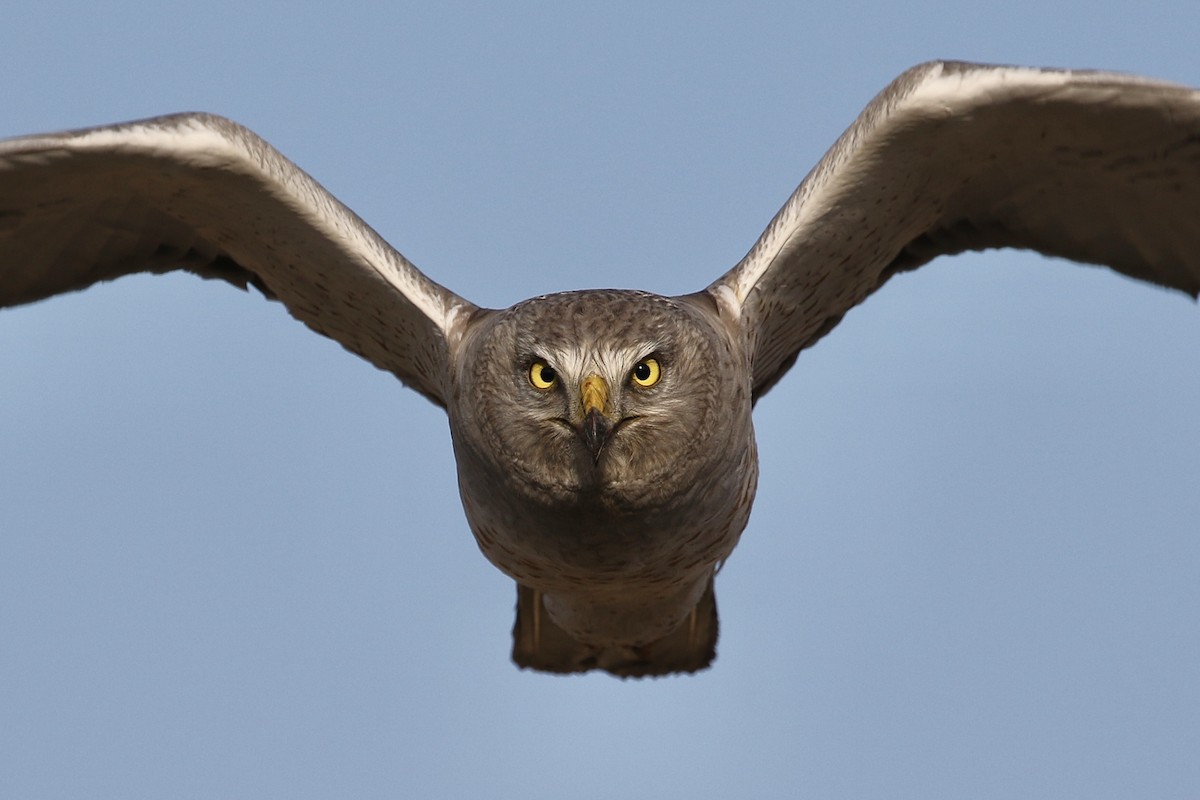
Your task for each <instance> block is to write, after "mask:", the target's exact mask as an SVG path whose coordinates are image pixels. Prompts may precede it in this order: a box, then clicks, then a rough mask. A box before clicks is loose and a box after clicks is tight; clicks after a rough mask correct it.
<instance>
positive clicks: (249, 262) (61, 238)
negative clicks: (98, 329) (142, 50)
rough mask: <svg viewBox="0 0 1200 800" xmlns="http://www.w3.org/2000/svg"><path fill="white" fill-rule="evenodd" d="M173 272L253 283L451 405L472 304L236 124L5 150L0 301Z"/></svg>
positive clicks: (14, 143) (210, 120)
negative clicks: (450, 374)
mask: <svg viewBox="0 0 1200 800" xmlns="http://www.w3.org/2000/svg"><path fill="white" fill-rule="evenodd" d="M174 269H184V270H188V271H190V272H194V273H197V274H199V275H202V276H204V277H216V278H223V279H225V280H228V281H229V282H231V283H234V284H237V285H240V286H242V287H243V288H244V287H245V286H246V285H247V284H253V285H255V286H257V287H258V288H260V289H261V290H262V291H263V292H264V294H266V295H267V296H268V297H272V298H276V299H278V300H281V301H282V302H283V303H284V305H285V306H286V307H287V309H288V311H289V312H291V314H292V315H293V316H295V317H297V318H298V319H300V320H302V321H303V322H304V323H305V324H307V325H308V326H309V327H311V328H312V329H313V330H315V331H317V332H318V333H322V334H324V335H326V336H328V337H330V338H331V339H334V340H335V341H337V342H339V343H340V344H341V345H343V346H344V347H345V348H346V349H348V350H350V351H351V352H354V353H357V354H358V355H360V356H362V357H363V358H365V359H367V360H368V361H370V362H371V363H372V364H375V365H376V366H377V367H379V368H381V369H384V370H388V371H390V372H392V373H394V374H395V375H396V376H397V377H399V378H400V380H402V381H403V382H404V383H406V384H407V385H409V386H411V387H412V388H414V389H416V390H418V391H420V392H421V393H423V394H424V395H426V396H427V397H429V398H430V399H431V400H433V401H434V402H436V403H438V404H439V405H443V406H444V405H445V401H444V389H443V385H442V380H443V377H442V376H443V375H444V374H446V372H447V369H446V364H447V361H448V359H449V354H448V342H450V341H452V340H453V339H454V337H455V336H456V335H457V331H458V329H459V328H460V326H461V325H462V324H465V322H466V321H467V320H469V318H470V317H471V314H472V312H474V311H475V306H474V305H472V304H471V303H469V302H467V301H466V300H464V299H462V298H461V297H458V296H457V295H455V294H454V293H452V292H450V291H448V290H447V289H445V288H443V287H441V286H439V285H438V284H436V283H434V282H433V281H431V280H429V279H428V278H426V277H425V276H424V275H422V274H421V273H420V272H419V271H418V270H417V269H416V268H415V267H414V266H413V265H412V264H410V263H409V262H408V261H407V260H406V259H405V258H404V256H402V255H400V253H398V252H396V250H395V249H393V248H392V247H391V246H390V245H388V244H387V242H385V241H384V240H383V239H382V238H380V237H379V235H378V234H377V233H375V231H373V230H371V228H370V227H368V226H367V225H366V223H364V222H363V221H362V220H361V219H359V218H358V216H357V215H355V214H354V212H352V211H350V210H349V209H348V208H346V207H345V206H344V205H342V204H341V203H340V202H338V200H337V199H336V198H334V197H333V196H332V195H331V194H329V192H327V191H326V190H325V189H324V188H323V187H322V186H321V185H320V184H318V183H317V182H316V181H315V180H313V179H312V178H311V177H309V176H308V175H307V174H306V173H305V172H303V171H302V170H301V169H300V168H299V167H297V166H296V165H294V164H292V163H291V162H290V161H288V160H287V159H286V158H284V157H283V155H281V154H280V153H279V152H278V151H276V150H275V149H274V148H273V147H271V146H270V145H269V144H267V143H266V142H265V141H263V140H262V139H260V138H259V137H258V136H257V135H255V134H254V133H253V132H252V131H250V130H247V129H246V128H244V127H242V126H240V125H238V124H236V123H234V122H231V121H229V120H226V119H222V118H220V117H216V116H212V115H208V114H179V115H174V116H167V117H158V118H155V119H149V120H143V121H140V122H131V123H127V124H123V125H113V126H106V127H100V128H92V129H88V130H81V131H73V132H68V133H60V134H47V135H40V136H29V137H24V138H18V139H9V140H6V141H0V306H5V305H16V304H20V303H28V302H32V301H35V300H40V299H42V298H46V297H50V296H52V295H55V294H60V293H63V292H69V291H73V290H77V289H83V288H85V287H87V286H90V285H92V284H93V283H96V282H97V281H104V280H111V279H113V278H117V277H120V276H121V275H127V274H130V273H134V272H159V273H161V272H166V271H169V270H174Z"/></svg>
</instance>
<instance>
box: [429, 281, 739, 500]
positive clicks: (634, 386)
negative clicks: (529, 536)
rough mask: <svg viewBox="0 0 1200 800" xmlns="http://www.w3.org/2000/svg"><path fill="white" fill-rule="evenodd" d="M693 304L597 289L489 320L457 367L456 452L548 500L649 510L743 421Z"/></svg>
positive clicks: (732, 363)
mask: <svg viewBox="0 0 1200 800" xmlns="http://www.w3.org/2000/svg"><path fill="white" fill-rule="evenodd" d="M704 302H705V301H704V300H703V299H701V298H692V297H684V298H667V297H660V296H657V295H652V294H647V293H644V292H633V291H610V290H604V291H584V292H568V293H563V294H555V295H547V296H543V297H537V298H533V299H531V300H527V301H525V302H522V303H519V304H518V305H516V306H513V307H512V308H509V309H506V310H505V311H502V312H498V313H497V314H496V315H495V316H494V317H492V318H489V319H487V320H486V321H484V322H482V323H481V324H480V325H479V326H478V330H477V331H475V332H474V333H473V335H472V336H470V337H469V340H468V341H467V342H465V343H464V351H470V352H464V357H463V358H459V359H456V361H457V363H458V364H460V365H463V366H462V367H460V368H459V369H458V370H457V371H456V380H455V384H456V387H455V389H456V390H455V392H454V393H453V395H452V398H451V409H450V416H451V425H452V428H453V430H454V434H455V442H456V447H458V448H459V449H460V450H462V449H463V446H464V445H465V446H466V447H467V448H468V449H469V450H470V451H471V453H470V454H469V455H471V456H474V457H475V458H478V459H481V460H482V461H483V462H485V466H486V467H487V468H488V470H489V471H492V472H494V473H495V474H496V475H498V476H500V477H501V478H502V479H504V480H515V481H516V482H518V483H521V484H524V485H527V486H528V489H529V491H530V492H532V493H546V494H548V495H550V496H551V497H552V498H554V499H560V500H561V499H562V497H577V496H579V494H580V493H581V492H583V493H589V492H599V493H601V494H605V495H607V496H608V497H609V498H610V499H615V500H616V502H618V503H620V502H629V503H631V504H634V505H636V504H639V503H641V502H648V503H650V502H654V500H653V499H652V497H651V495H653V494H655V487H656V486H678V483H679V482H680V481H686V480H692V479H693V477H694V476H695V475H696V474H698V473H701V472H703V471H704V470H706V469H710V468H712V466H713V465H714V464H715V463H717V462H719V461H720V460H721V458H722V457H724V456H725V455H726V454H725V452H723V449H725V450H727V449H728V447H729V446H730V444H729V443H730V442H731V441H733V440H734V437H736V436H738V435H739V434H744V432H745V428H744V427H743V426H745V425H748V424H749V411H750V387H749V372H748V370H747V368H746V367H745V365H744V363H743V362H742V357H741V355H740V351H738V349H737V348H736V347H735V346H734V345H733V343H732V341H731V339H730V337H729V336H728V334H727V333H725V331H724V329H723V328H722V327H721V325H720V323H719V321H718V320H717V317H716V315H715V313H714V312H713V311H711V310H709V309H706V308H705V306H704V305H703V304H704ZM468 365H469V366H468ZM742 438H743V439H744V438H745V437H744V435H743V436H742ZM462 455H463V454H461V453H460V459H461V458H462Z"/></svg>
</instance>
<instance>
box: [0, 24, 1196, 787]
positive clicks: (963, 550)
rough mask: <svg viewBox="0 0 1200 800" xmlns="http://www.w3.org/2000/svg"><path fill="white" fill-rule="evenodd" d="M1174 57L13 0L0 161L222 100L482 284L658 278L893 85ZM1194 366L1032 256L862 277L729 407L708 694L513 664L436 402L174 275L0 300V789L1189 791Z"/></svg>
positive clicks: (678, 684)
mask: <svg viewBox="0 0 1200 800" xmlns="http://www.w3.org/2000/svg"><path fill="white" fill-rule="evenodd" d="M576 7H578V8H581V9H583V10H576ZM168 9H170V10H168ZM1197 30H1200V6H1198V5H1197V4H1196V3H1195V2H1194V1H1193V0H1181V1H1180V2H1177V3H1171V4H1157V5H1155V4H1145V3H1142V2H1124V3H1122V2H1108V3H1103V4H1095V3H1092V2H1086V3H1083V2H1076V3H1058V4H1053V3H1046V2H1037V3H1032V2H1011V3H990V4H988V5H986V6H978V7H975V8H971V7H970V6H965V5H963V4H961V3H935V2H918V3H907V4H899V3H896V4H881V5H879V6H872V5H869V4H863V3H854V2H850V3H826V4H806V3H799V2H791V3H779V4H775V5H763V4H756V3H747V2H739V3H737V4H736V7H735V4H732V3H731V4H728V5H726V6H723V7H721V6H711V7H710V6H705V5H703V4H694V3H679V4H660V5H646V4H643V3H606V4H595V3H591V4H573V6H572V7H570V8H568V7H567V5H566V4H561V3H544V4H530V3H515V4H514V3H506V4H484V3H480V4H477V5H471V4H429V3H392V2H388V3H359V4H355V5H344V6H343V8H342V9H341V10H337V11H334V10H332V6H331V7H330V8H321V7H315V6H309V5H303V4H294V3H287V4H285V3H279V4H277V5H269V4H259V5H249V6H248V5H247V4H245V3H243V2H206V3H193V4H186V5H178V6H168V4H160V3H130V2H117V3H103V4H95V3H63V2H42V3H23V4H20V6H19V7H15V8H9V9H8V10H6V11H5V13H4V20H3V23H2V24H0V76H2V81H3V86H4V88H3V92H2V97H3V101H2V103H0V109H2V113H0V134H4V135H10V134H11V135H15V134H21V133H30V132H35V131H44V130H54V129H61V128H69V127H78V126H83V125H90V124H97V123H103V122H113V121H118V120H125V119H131V118H138V117H145V116H151V115H155V114H160V113H166V112H172V111H183V110H207V111H214V112H219V113H221V114H225V115H227V116H230V117H233V118H235V119H237V120H239V121H241V122H243V123H245V124H247V125H249V126H250V127H252V128H254V129H255V130H256V131H258V132H259V133H260V134H262V135H263V136H264V137H265V138H266V139H268V140H269V141H271V142H272V143H273V144H275V145H276V146H277V147H278V148H279V149H280V150H282V151H283V152H284V153H285V154H287V155H288V156H289V157H291V158H292V159H293V160H294V161H296V162H297V163H298V164H300V165H301V166H302V167H304V168H305V169H307V170H308V171H309V172H311V173H312V174H313V175H314V176H315V177H316V178H317V179H318V180H319V181H321V182H322V183H323V184H324V185H325V186H326V187H328V188H329V189H330V190H331V191H332V192H333V193H334V194H336V195H337V196H338V197H340V198H341V199H342V200H343V201H345V202H346V203H347V204H348V205H349V206H350V207H351V208H353V209H355V210H356V211H357V212H358V213H359V214H361V215H362V217H363V218H364V219H366V220H367V221H368V222H369V223H370V224H372V225H373V226H375V227H376V229H377V230H379V232H380V233H381V234H382V235H383V236H384V237H385V238H386V239H388V240H389V241H391V242H392V243H393V244H395V245H396V246H397V247H398V248H399V249H400V250H401V251H402V252H403V253H405V254H406V255H407V256H408V257H409V258H410V259H411V260H413V261H414V262H415V263H416V264H417V265H418V266H419V267H420V268H421V269H423V270H425V271H426V272H427V273H428V274H429V275H430V276H432V277H433V278H434V279H436V280H438V281H439V282H441V283H443V284H445V285H446V286H448V287H450V288H452V289H453V290H455V291H457V292H459V293H460V294H463V295H465V296H466V297H468V298H470V299H471V300H473V301H475V302H477V303H480V304H483V305H490V306H505V305H508V304H510V303H512V302H515V301H517V300H519V299H522V298H525V297H527V296H530V295H533V294H538V293H543V292H548V291H554V290H562V289H574V288H582V287H602V286H603V287H607V286H613V287H640V288H646V289H651V290H655V291H659V292H664V293H682V292H687V291H692V290H695V289H699V288H701V287H703V286H704V285H706V284H707V283H708V282H709V281H711V280H712V279H713V278H714V277H716V276H717V275H719V274H720V273H721V272H723V271H724V270H726V269H727V268H728V267H730V266H731V265H732V264H733V263H735V262H736V261H737V260H738V259H739V258H740V257H741V256H742V255H743V253H744V252H745V251H746V250H747V249H748V248H749V247H750V246H751V245H752V244H753V242H754V240H755V239H756V238H757V236H758V234H759V232H760V231H761V229H762V228H763V226H765V224H766V223H767V221H768V220H769V219H770V217H771V215H772V214H773V213H774V212H775V211H776V209H777V208H778V207H779V206H780V205H781V204H782V203H783V202H784V200H785V199H786V198H787V196H788V195H789V193H790V192H791V190H792V188H793V187H794V186H795V185H796V184H797V183H798V182H799V181H800V179H801V178H802V177H803V176H804V174H805V173H806V172H807V171H808V169H809V168H810V167H811V166H812V165H813V164H814V163H815V162H816V161H817V159H818V158H819V157H820V156H821V154H822V153H823V152H824V150H825V149H826V148H827V147H828V146H829V145H830V144H832V142H833V141H834V139H835V138H836V136H837V135H838V134H839V133H840V132H841V131H842V130H843V129H844V128H845V127H846V126H847V125H848V124H849V123H850V122H851V120H853V119H854V117H855V115H856V114H857V113H858V112H859V110H860V109H861V108H862V107H863V106H864V105H865V104H866V103H867V101H868V100H870V98H871V96H872V95H873V94H874V93H875V92H877V91H878V90H880V89H882V88H883V87H884V85H886V83H887V82H888V81H889V80H891V79H892V78H893V77H894V76H895V75H896V74H898V73H899V72H900V71H902V70H903V69H905V68H906V67H908V66H910V65H912V64H914V63H917V62H919V61H923V60H927V59H930V58H939V57H941V58H963V59H969V60H981V61H997V62H1009V63H1022V64H1034V65H1059V66H1078V67H1105V68H1111V69H1118V70H1125V71H1132V72H1138V73H1144V74H1148V75H1153V76H1157V77H1161V78H1167V79H1171V80H1175V81H1178V82H1181V83H1186V84H1191V85H1194V86H1195V85H1200V54H1198V50H1197V43H1196V31H1197ZM1197 224H1200V221H1197ZM1198 344H1200V309H1197V307H1196V305H1195V304H1194V303H1192V302H1190V301H1189V300H1188V299H1187V298H1185V297H1183V296H1182V295H1178V294H1172V293H1168V292H1166V291H1162V290H1159V289H1155V288H1151V287H1147V286H1143V285H1139V284H1136V283H1134V282H1132V281H1130V280H1127V279H1124V278H1120V277H1116V276H1113V275H1112V274H1110V273H1107V272H1106V271H1103V270H1098V269H1091V268H1082V267H1077V266H1073V265H1069V264H1067V263H1065V262H1052V261H1047V260H1045V259H1041V258H1039V257H1036V256H1034V255H1031V254H1028V253H1017V252H1011V251H1006V252H995V253H989V254H984V255H977V256H976V255H972V256H964V257H958V258H953V259H943V260H941V261H939V262H937V263H936V264H935V265H933V266H931V267H926V268H924V269H923V270H922V271H920V272H919V273H917V274H915V275H909V276H902V277H899V278H897V279H896V280H894V281H893V282H892V283H891V284H889V285H888V287H887V288H886V289H885V290H884V291H882V292H881V293H880V294H879V295H877V296H875V297H874V298H872V299H871V300H869V301H868V302H867V304H866V305H865V306H864V307H862V308H860V309H858V310H856V311H853V312H851V313H850V314H849V315H848V316H847V318H846V320H845V321H844V322H843V323H842V325H841V326H840V327H839V328H838V329H837V330H836V331H835V333H833V334H832V335H830V336H829V337H828V338H826V339H825V340H824V341H822V342H821V344H820V345H819V346H818V347H816V348H815V349H813V350H811V351H808V352H806V353H805V354H804V355H803V356H802V357H801V358H800V360H799V362H798V363H797V364H796V366H795V367H794V368H793V369H792V371H791V373H790V374H789V375H788V376H787V378H786V379H785V380H784V381H783V382H782V383H781V384H780V385H779V386H778V387H777V388H775V389H774V390H773V391H772V392H771V394H770V395H769V396H768V397H767V398H765V399H764V401H763V402H762V403H760V404H759V408H758V409H757V411H756V423H757V428H758V435H759V441H760V448H761V452H762V459H763V468H762V481H761V485H760V488H759V495H758V501H757V505H756V506H755V511H754V515H753V517H752V519H751V522H750V526H749V528H748V530H747V531H746V534H745V536H744V537H743V539H742V543H741V545H740V546H739V548H738V550H737V552H736V553H735V554H734V557H733V558H732V560H731V561H730V562H729V563H728V565H727V567H726V569H725V570H724V571H723V572H722V573H721V576H720V578H719V580H718V583H717V595H718V600H719V603H720V609H721V619H722V624H723V630H722V638H721V642H720V647H719V654H718V659H717V661H716V663H715V666H714V667H713V668H712V669H711V670H709V671H707V672H705V673H702V674H700V675H697V676H693V677H682V678H669V679H663V680H648V681H642V682H635V681H628V682H622V681H619V680H616V679H614V678H611V677H608V676H606V675H590V676H586V677H568V678H563V677H552V676H545V675H539V674H533V673H529V672H521V671H519V670H517V669H516V668H515V667H514V666H513V665H512V664H511V663H510V661H509V656H508V652H509V648H510V628H511V625H512V621H513V602H514V595H515V593H514V591H513V586H512V583H511V582H510V581H509V579H508V578H506V577H504V576H503V575H502V574H500V573H499V572H497V571H496V570H495V569H493V568H492V567H491V566H490V565H489V564H488V563H487V562H486V561H485V560H484V558H483V557H482V556H481V555H480V554H479V552H478V550H477V549H476V546H475V543H474V541H473V539H472V538H471V535H470V532H469V531H468V529H467V525H466V522H465V520H464V518H463V515H462V511H461V509H460V506H459V501H458V497H457V492H456V487H455V478H454V468H453V463H452V457H451V449H450V441H449V436H448V433H447V427H446V424H445V419H444V415H443V413H442V412H441V411H440V410H439V409H437V408H435V407H434V406H433V405H431V404H430V403H429V402H427V401H426V400H424V399H423V398H421V397H420V396H418V395H417V394H416V393H414V392H412V391H410V390H407V389H405V388H404V387H403V386H401V385H400V384H399V383H398V382H396V381H395V380H394V379H393V378H391V377H390V376H389V375H387V374H384V373H382V372H379V371H377V370H375V369H374V368H372V367H371V366H369V365H368V364H366V363H365V362H363V361H361V360H359V359H357V358H355V357H353V356H350V355H348V354H346V353H345V352H344V351H342V350H341V349H340V348H339V347H338V346H337V345H336V344H334V343H332V342H330V341H327V340H325V339H322V338H320V337H318V336H316V335H314V334H312V333H310V332H309V331H308V330H307V329H305V328H304V327H303V326H302V325H300V324H299V323H296V322H294V321H292V320H291V319H290V318H289V317H288V316H287V314H286V313H285V312H284V310H283V308H282V307H281V306H278V305H276V304H272V303H268V302H266V301H264V300H263V299H262V298H261V297H259V296H257V295H256V294H253V293H250V294H243V293H240V292H238V291H236V290H233V289H231V288H229V287H227V286H225V285H223V284H218V283H216V282H202V281H199V280H197V279H195V278H193V277H189V276H183V275H180V276H172V277H167V278H158V277H155V278H149V277H146V278H130V279H124V280H121V281H118V282H116V283H114V284H110V285H107V286H103V287H99V288H95V289H92V290H89V291H87V292H83V293H80V294H77V295H74V296H71V297H65V298H59V299H55V300H53V301H50V302H46V303H41V304H38V305H35V306H33V307H26V308H20V309H15V310H9V311H3V312H0V796H3V797H5V798H79V797H120V798H163V797H171V798H271V797H279V798H284V797H287V798H308V797H313V798H317V797H339V796H340V797H358V798H374V797H414V798H415V797H487V798H539V797H546V798H552V797H566V796H572V797H614V796H615V797H663V798H676V797H678V798H693V799H694V798H729V797H794V796H811V797H889V798H927V797H974V798H992V797H1066V796H1073V797H1091V798H1102V797H1155V798H1172V797H1177V798H1183V797H1194V796H1195V791H1196V787H1197V786H1200V759H1198V758H1197V753H1200V579H1198V576H1200V537H1198V536H1197V531H1198V529H1200V494H1198V492H1197V486H1198V485H1200V415H1198V414H1197V402H1198V398H1200V352H1198V349H1197V345H1198Z"/></svg>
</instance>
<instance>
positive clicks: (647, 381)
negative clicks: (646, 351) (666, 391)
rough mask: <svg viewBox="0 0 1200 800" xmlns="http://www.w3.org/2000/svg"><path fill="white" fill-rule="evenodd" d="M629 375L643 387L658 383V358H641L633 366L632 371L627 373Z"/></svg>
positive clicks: (647, 387) (660, 372)
mask: <svg viewBox="0 0 1200 800" xmlns="http://www.w3.org/2000/svg"><path fill="white" fill-rule="evenodd" d="M629 377H630V379H631V380H632V381H633V382H634V383H636V384H637V385H638V386H641V387H642V388H643V389H649V388H650V387H651V386H653V385H654V384H656V383H658V379H659V378H661V377H662V369H660V368H659V366H658V359H656V358H644V359H642V360H641V361H639V362H638V365H637V366H636V367H634V368H633V372H631V373H629Z"/></svg>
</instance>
